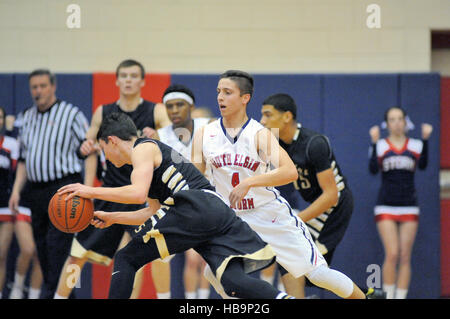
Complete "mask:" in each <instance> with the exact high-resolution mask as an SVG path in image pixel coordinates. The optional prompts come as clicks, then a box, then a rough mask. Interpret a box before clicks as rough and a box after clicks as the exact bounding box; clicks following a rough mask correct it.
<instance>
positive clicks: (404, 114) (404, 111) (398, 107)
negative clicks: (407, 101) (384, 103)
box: [384, 106, 407, 123]
mask: <svg viewBox="0 0 450 319" xmlns="http://www.w3.org/2000/svg"><path fill="white" fill-rule="evenodd" d="M391 110H400V111H401V112H402V113H403V117H404V118H405V119H406V115H407V114H406V110H405V109H404V108H402V107H400V106H391V107H390V108H388V109H387V110H386V111H385V112H384V120H385V121H386V123H387V120H388V114H389V112H390V111H391Z"/></svg>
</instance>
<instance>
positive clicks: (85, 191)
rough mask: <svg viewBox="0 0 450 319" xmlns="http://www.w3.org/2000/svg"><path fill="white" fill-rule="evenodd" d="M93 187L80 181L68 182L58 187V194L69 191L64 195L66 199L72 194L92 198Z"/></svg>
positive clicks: (72, 195)
mask: <svg viewBox="0 0 450 319" xmlns="http://www.w3.org/2000/svg"><path fill="white" fill-rule="evenodd" d="M92 189H93V187H90V186H86V185H83V184H80V183H76V184H69V185H65V186H63V187H61V188H60V189H58V193H59V194H64V193H69V194H68V195H67V197H66V201H67V200H69V199H71V198H72V197H74V196H80V197H84V198H92V193H91V191H92Z"/></svg>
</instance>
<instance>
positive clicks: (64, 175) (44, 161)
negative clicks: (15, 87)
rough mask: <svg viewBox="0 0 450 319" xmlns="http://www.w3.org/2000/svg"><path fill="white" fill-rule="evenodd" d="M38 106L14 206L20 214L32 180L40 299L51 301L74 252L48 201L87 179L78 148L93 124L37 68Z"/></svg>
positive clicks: (27, 123) (24, 140)
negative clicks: (52, 217)
mask: <svg viewBox="0 0 450 319" xmlns="http://www.w3.org/2000/svg"><path fill="white" fill-rule="evenodd" d="M28 81H29V85H30V92H31V96H32V98H33V102H34V104H33V105H32V106H31V107H30V108H28V109H26V110H25V111H24V112H23V116H22V123H21V125H20V129H19V140H20V143H21V149H20V157H19V162H18V165H17V171H16V179H15V182H14V186H13V190H12V194H11V197H10V199H9V208H10V209H11V210H12V211H14V212H17V208H18V205H19V200H20V192H21V190H22V189H23V187H24V185H25V182H26V181H27V180H28V181H29V182H30V185H31V187H30V193H29V196H30V200H31V202H30V204H31V225H32V228H33V236H34V240H35V242H36V248H37V253H38V257H39V261H40V264H41V267H42V272H43V279H44V282H43V287H42V292H41V296H40V297H41V298H45V299H47V298H48V299H51V298H53V294H54V292H55V290H56V286H57V284H58V278H59V274H60V272H61V269H62V266H63V264H64V261H65V259H66V258H67V255H68V253H69V251H70V245H71V243H72V238H73V234H66V233H63V232H61V231H59V230H57V229H56V228H55V227H54V226H53V224H52V223H50V222H49V218H48V204H49V202H50V199H51V198H52V196H53V195H54V194H55V193H56V191H57V190H58V189H59V188H60V187H62V186H63V185H66V184H71V183H77V182H80V183H81V182H82V177H81V172H82V164H83V163H82V161H81V160H80V159H79V158H78V156H77V153H76V152H77V150H78V148H79V146H80V144H81V143H82V141H83V139H84V136H85V135H86V131H87V128H88V121H87V119H86V117H85V115H84V114H83V113H82V112H81V110H80V109H79V108H78V107H76V106H74V105H72V104H70V103H69V102H66V101H62V100H60V99H58V98H57V97H56V83H55V76H54V75H53V74H52V73H51V72H50V71H49V70H46V69H38V70H35V71H33V72H31V73H30V74H29V76H28Z"/></svg>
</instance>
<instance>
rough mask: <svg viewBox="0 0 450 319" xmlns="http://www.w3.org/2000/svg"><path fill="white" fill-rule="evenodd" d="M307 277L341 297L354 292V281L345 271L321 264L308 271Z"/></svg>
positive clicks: (346, 296)
mask: <svg viewBox="0 0 450 319" xmlns="http://www.w3.org/2000/svg"><path fill="white" fill-rule="evenodd" d="M306 277H307V278H308V279H309V280H310V281H311V282H312V283H313V284H314V285H316V286H318V287H320V288H324V289H327V290H330V291H331V292H333V293H335V294H336V295H338V296H339V297H341V298H348V297H349V296H350V295H351V294H352V293H353V281H352V280H351V279H350V278H348V277H347V276H346V275H344V274H343V273H341V272H339V271H336V270H333V269H330V268H328V267H327V266H325V265H321V266H319V267H317V268H316V269H314V270H313V271H311V272H310V273H308V274H307V275H306Z"/></svg>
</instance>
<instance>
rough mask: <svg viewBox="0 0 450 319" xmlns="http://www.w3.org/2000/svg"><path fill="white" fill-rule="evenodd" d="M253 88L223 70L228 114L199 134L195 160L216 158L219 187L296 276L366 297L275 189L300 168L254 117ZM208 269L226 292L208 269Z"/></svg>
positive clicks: (221, 99) (222, 102) (238, 74)
mask: <svg viewBox="0 0 450 319" xmlns="http://www.w3.org/2000/svg"><path fill="white" fill-rule="evenodd" d="M252 93H253V78H252V77H251V76H250V75H249V74H247V73H245V72H242V71H227V72H225V73H224V74H222V75H221V76H220V80H219V84H218V87H217V94H218V95H217V101H218V104H219V107H220V112H221V115H222V118H220V119H218V120H217V121H215V122H213V123H210V124H208V125H206V126H205V127H204V128H203V129H201V130H200V131H199V132H198V133H197V134H196V135H195V137H194V146H193V156H192V162H193V163H194V164H195V165H196V166H197V168H199V169H200V171H202V172H203V171H204V170H205V166H206V163H208V164H210V166H211V170H212V179H213V181H214V185H215V186H216V191H217V192H218V193H219V194H221V195H222V196H223V197H224V198H225V200H226V201H227V203H229V205H230V206H231V207H232V208H234V209H235V211H236V214H237V216H239V217H240V218H242V219H243V220H244V221H246V222H247V223H248V224H249V225H250V227H251V228H252V229H253V230H255V231H256V232H257V233H258V234H259V235H260V236H261V238H262V239H263V240H264V241H266V242H267V243H269V244H270V246H271V247H272V248H273V250H274V251H275V254H276V256H277V262H278V263H279V264H280V265H281V266H282V267H283V268H285V269H286V270H287V271H288V272H289V273H290V274H291V275H292V276H294V277H300V276H302V275H305V276H306V277H308V279H309V280H310V281H311V282H312V283H313V284H315V285H317V286H319V287H322V288H325V289H328V290H331V291H332V292H334V293H335V294H337V295H338V296H340V297H342V298H361V299H363V298H365V295H364V293H363V292H362V291H361V290H360V289H359V288H358V287H357V286H356V285H355V284H354V283H353V282H352V280H351V279H350V278H348V277H347V276H345V275H344V274H342V273H340V272H338V271H336V270H332V269H330V268H328V265H327V263H326V261H325V259H324V258H323V256H322V254H321V253H320V252H319V249H318V248H317V246H316V245H315V244H314V241H313V240H312V238H311V235H310V234H309V232H308V229H307V227H306V225H305V223H304V222H303V221H301V220H300V219H299V218H298V217H297V216H296V215H295V214H294V213H293V212H292V209H291V207H290V206H289V204H288V203H287V201H286V200H285V199H284V198H283V197H281V196H280V194H279V193H278V191H276V190H275V189H273V187H274V186H280V185H284V184H287V183H290V182H293V181H294V180H296V179H297V170H296V168H295V165H294V163H293V162H292V160H291V159H290V158H289V156H288V155H287V153H286V151H284V150H283V149H282V148H281V147H280V145H279V144H278V141H277V140H276V138H275V137H274V135H273V134H272V133H271V132H270V131H269V130H268V129H266V128H264V127H263V126H262V125H261V124H259V123H258V122H257V121H255V120H252V119H249V118H248V116H247V113H246V106H247V104H248V102H249V101H250V98H251V95H252ZM235 128H237V129H235ZM271 165H273V166H274V169H271V167H270V166H271ZM205 275H207V278H208V279H209V280H210V281H211V283H212V284H213V286H214V287H215V288H216V290H218V291H219V292H221V295H222V297H224V298H226V297H227V296H226V295H225V294H224V293H223V289H221V288H220V285H219V283H218V281H217V280H214V278H213V276H212V274H211V272H208V269H206V271H205ZM286 276H289V274H285V275H284V276H283V278H282V280H283V283H285V284H287V285H286V291H287V292H288V293H289V294H291V295H294V296H295V293H296V292H297V291H298V289H297V287H292V286H290V285H289V284H291V283H294V284H296V282H295V281H285V278H287V277H286ZM299 297H302V296H299Z"/></svg>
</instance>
